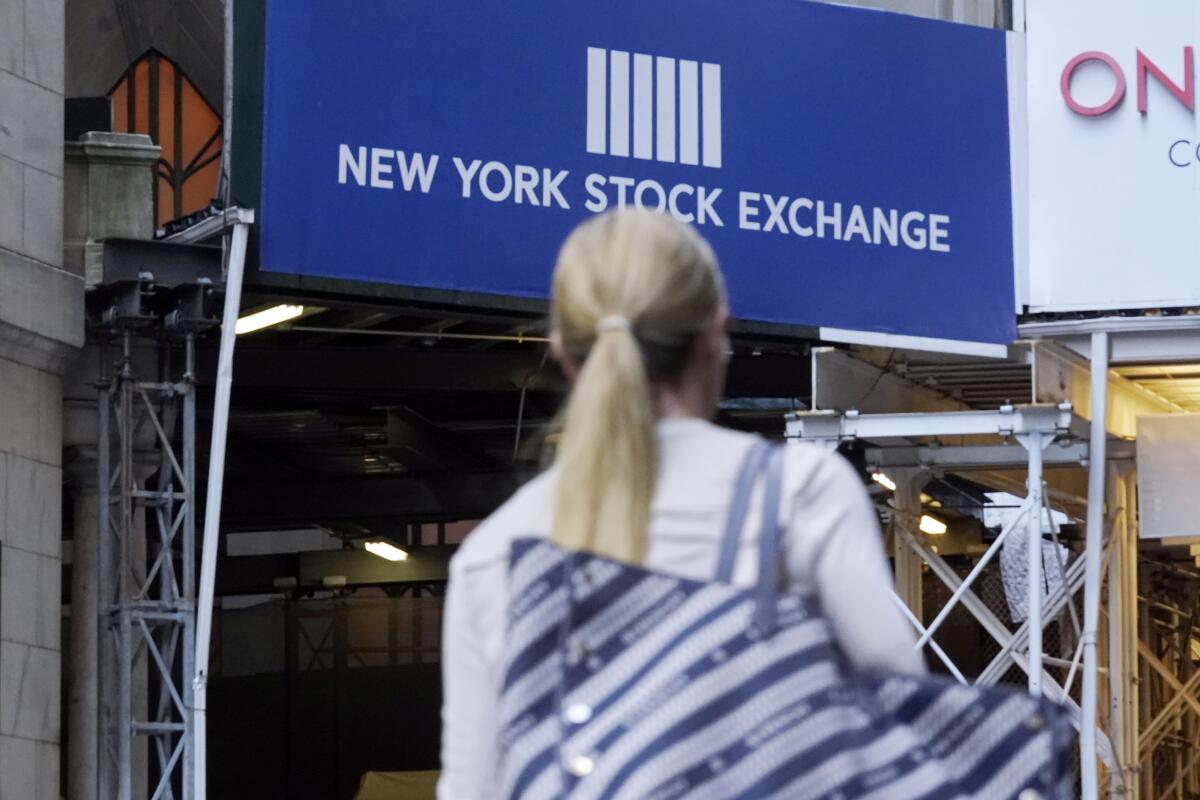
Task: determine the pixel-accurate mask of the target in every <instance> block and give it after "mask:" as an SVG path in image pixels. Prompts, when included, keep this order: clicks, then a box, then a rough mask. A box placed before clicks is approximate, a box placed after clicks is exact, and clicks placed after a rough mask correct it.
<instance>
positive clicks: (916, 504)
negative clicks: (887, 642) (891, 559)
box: [891, 469, 929, 620]
mask: <svg viewBox="0 0 1200 800" xmlns="http://www.w3.org/2000/svg"><path fill="white" fill-rule="evenodd" d="M891 477H892V480H894V481H895V482H896V491H895V493H894V494H893V497H894V498H895V503H896V513H895V515H894V518H893V522H892V527H893V529H894V530H895V533H894V535H893V537H892V539H893V548H894V550H895V556H896V559H895V571H896V595H897V596H898V597H899V598H900V599H901V600H903V601H904V604H905V605H906V606H908V608H909V609H910V610H911V611H912V613H913V616H914V617H916V619H918V620H923V619H924V618H925V615H924V589H923V587H922V585H921V557H920V556H918V555H917V554H916V552H914V551H913V548H912V546H911V545H910V544H909V542H910V541H911V540H912V538H913V537H915V536H920V532H919V530H918V526H919V524H920V519H921V489H923V488H924V486H925V484H926V482H928V480H929V476H928V474H927V473H925V472H924V471H922V470H915V469H914V470H898V471H896V472H895V473H894V474H893V475H892V476H891Z"/></svg>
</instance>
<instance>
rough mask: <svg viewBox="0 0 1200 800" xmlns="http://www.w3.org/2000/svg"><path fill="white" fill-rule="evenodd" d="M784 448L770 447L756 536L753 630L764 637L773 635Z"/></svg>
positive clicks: (765, 466) (777, 593) (776, 596)
mask: <svg viewBox="0 0 1200 800" xmlns="http://www.w3.org/2000/svg"><path fill="white" fill-rule="evenodd" d="M783 455H784V447H783V446H782V445H776V446H773V447H771V450H770V453H769V454H768V455H767V460H766V464H765V465H764V466H763V472H764V473H765V478H764V487H763V502H762V521H761V523H760V527H759V535H758V586H757V588H756V590H755V594H756V595H757V600H756V602H755V609H754V622H753V625H754V627H755V628H756V629H757V630H758V631H759V633H762V634H764V635H767V636H769V635H771V634H772V633H774V632H775V622H776V616H777V614H778V606H777V603H776V601H777V599H778V596H779V529H780V525H779V506H780V501H781V500H782V496H783Z"/></svg>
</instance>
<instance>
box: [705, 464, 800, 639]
mask: <svg viewBox="0 0 1200 800" xmlns="http://www.w3.org/2000/svg"><path fill="white" fill-rule="evenodd" d="M783 455H784V449H783V447H782V446H779V445H774V444H772V443H770V442H767V441H760V442H756V443H755V444H754V445H752V446H751V447H750V452H749V453H747V454H746V457H745V458H744V459H743V460H742V466H741V468H740V470H739V472H738V477H737V482H736V483H735V485H734V490H733V500H732V501H731V503H730V508H729V517H728V519H727V521H726V524H725V535H724V537H723V539H722V540H721V551H720V554H719V555H718V558H717V575H716V579H717V580H718V581H720V582H722V583H730V582H731V581H732V580H733V567H734V562H735V561H736V560H737V550H738V542H739V541H740V540H741V538H742V529H743V528H745V523H746V512H747V510H748V509H749V506H750V495H751V493H752V492H753V491H754V485H755V483H757V482H758V479H759V477H760V476H763V478H764V484H763V498H762V514H761V522H760V528H759V535H758V584H757V586H756V588H755V596H756V600H755V609H754V618H753V623H752V624H753V627H754V629H755V630H756V631H757V632H759V633H762V634H766V635H770V634H771V633H773V632H774V630H775V621H776V620H775V617H776V607H775V604H776V598H777V596H778V594H779V581H778V577H779V571H778V570H779V505H780V500H781V499H782V495H783Z"/></svg>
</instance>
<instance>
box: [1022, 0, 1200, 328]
mask: <svg viewBox="0 0 1200 800" xmlns="http://www.w3.org/2000/svg"><path fill="white" fill-rule="evenodd" d="M1027 9H1028V10H1027V20H1026V27H1027V31H1028V35H1027V40H1026V45H1027V48H1028V72H1027V75H1028V88H1029V93H1028V101H1027V102H1028V113H1029V140H1028V141H1029V205H1028V208H1029V278H1030V283H1029V294H1028V297H1027V302H1028V304H1029V307H1030V310H1031V311H1033V312H1043V311H1087V310H1106V309H1107V310H1112V309H1122V308H1126V309H1137V308H1156V307H1163V308H1170V307H1179V306H1200V126H1198V125H1197V116H1196V114H1197V108H1196V101H1197V97H1196V92H1197V89H1196V83H1197V74H1196V70H1197V66H1198V65H1197V59H1196V52H1195V51H1196V49H1197V48H1200V2H1196V0H1154V2H1144V0H1031V1H1030V2H1029V3H1028V6H1027Z"/></svg>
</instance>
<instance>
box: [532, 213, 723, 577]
mask: <svg viewBox="0 0 1200 800" xmlns="http://www.w3.org/2000/svg"><path fill="white" fill-rule="evenodd" d="M722 301H723V289H722V286H721V282H720V276H719V273H718V271H717V266H716V260H715V259H714V257H713V255H712V251H711V250H710V249H709V247H708V245H707V244H705V242H704V241H703V240H702V239H701V238H700V237H699V236H698V235H697V234H696V233H695V232H694V231H692V229H691V228H689V227H687V226H685V225H683V224H682V223H679V222H676V221H675V220H673V219H671V218H670V217H665V216H662V215H657V214H650V213H648V212H637V211H617V212H611V213H608V214H604V215H601V216H599V217H595V218H592V219H590V220H588V221H587V222H585V223H583V224H582V225H580V226H579V227H578V228H576V229H575V231H574V232H573V233H572V234H571V236H570V237H568V239H567V241H566V242H565V243H564V245H563V247H562V251H561V252H560V254H559V258H558V263H557V265H556V266H555V270H554V282H553V299H552V312H551V314H552V319H551V324H552V327H553V329H554V332H555V335H556V336H557V337H558V338H559V341H560V342H561V344H562V348H563V351H564V353H565V354H566V355H567V357H568V358H570V359H571V360H572V361H573V362H574V363H575V364H576V365H578V375H577V376H576V380H575V385H574V387H573V388H572V391H571V396H570V398H569V399H568V402H567V407H566V412H565V414H564V417H563V431H562V437H561V440H560V442H559V445H558V448H557V455H556V459H555V464H556V467H557V471H558V477H557V485H556V490H555V498H554V525H553V529H552V531H553V532H552V538H553V539H554V541H555V542H557V543H558V544H560V545H562V546H563V547H567V548H570V549H586V550H590V551H592V552H595V553H599V554H601V555H605V556H609V557H611V558H616V559H619V560H622V561H627V562H634V563H637V562H640V561H641V560H642V558H643V556H644V554H645V549H646V531H647V528H648V526H649V522H650V505H651V501H652V500H653V497H654V488H655V477H656V475H657V471H658V439H657V434H656V431H655V422H656V413H655V396H654V388H655V384H656V383H657V382H659V381H665V380H670V379H671V378H673V377H674V376H675V375H676V374H677V373H678V371H679V370H680V369H681V368H682V366H683V365H684V363H685V362H686V360H687V358H688V356H689V354H690V352H691V348H692V344H693V342H694V338H695V335H696V334H697V333H698V332H699V331H700V330H701V329H702V327H703V326H704V325H705V324H706V323H707V322H709V321H710V320H711V319H712V318H713V316H714V314H715V313H716V312H717V309H718V308H719V307H720V305H721V303H722Z"/></svg>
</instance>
